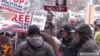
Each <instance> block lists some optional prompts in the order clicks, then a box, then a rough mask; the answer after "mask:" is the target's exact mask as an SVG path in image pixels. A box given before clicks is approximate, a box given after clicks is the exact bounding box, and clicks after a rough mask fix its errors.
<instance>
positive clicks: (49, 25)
mask: <svg viewBox="0 0 100 56" xmlns="http://www.w3.org/2000/svg"><path fill="white" fill-rule="evenodd" d="M53 17H54V15H53V13H52V12H50V11H49V12H48V15H47V19H46V25H45V30H44V32H46V33H48V34H50V35H52V36H54V34H55V33H54V32H55V30H54V24H53V23H52V20H53Z"/></svg>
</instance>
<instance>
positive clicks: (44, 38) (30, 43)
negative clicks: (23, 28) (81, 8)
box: [0, 12, 100, 56]
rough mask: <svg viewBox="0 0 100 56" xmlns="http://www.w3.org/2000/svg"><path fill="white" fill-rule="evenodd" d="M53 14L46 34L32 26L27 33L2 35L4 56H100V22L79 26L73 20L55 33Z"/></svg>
mask: <svg viewBox="0 0 100 56" xmlns="http://www.w3.org/2000/svg"><path fill="white" fill-rule="evenodd" d="M53 16H54V15H53V13H51V12H49V14H48V15H47V21H46V25H45V30H44V31H40V29H39V28H38V27H37V26H36V25H30V26H29V28H28V29H27V30H28V31H27V32H17V33H13V32H6V33H5V32H2V33H0V56H82V55H83V56H92V55H94V56H97V55H98V56H100V55H99V53H100V50H99V49H100V19H97V20H95V22H94V26H92V27H93V28H94V34H93V31H92V29H91V27H90V25H88V24H85V23H82V24H77V19H76V18H75V17H69V19H68V21H67V22H66V24H64V25H61V26H60V27H59V29H57V31H55V25H54V24H53V23H52V18H53Z"/></svg>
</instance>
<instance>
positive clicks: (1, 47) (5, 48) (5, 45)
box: [0, 35, 13, 56]
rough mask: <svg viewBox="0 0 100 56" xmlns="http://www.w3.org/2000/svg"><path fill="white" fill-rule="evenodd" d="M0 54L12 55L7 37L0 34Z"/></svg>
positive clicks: (3, 55)
mask: <svg viewBox="0 0 100 56" xmlns="http://www.w3.org/2000/svg"><path fill="white" fill-rule="evenodd" d="M0 56H13V52H12V45H11V41H10V39H9V37H7V36H4V35H0Z"/></svg>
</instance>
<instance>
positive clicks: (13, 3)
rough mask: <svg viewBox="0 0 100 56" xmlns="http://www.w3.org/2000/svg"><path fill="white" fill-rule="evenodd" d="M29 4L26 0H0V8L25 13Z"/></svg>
mask: <svg viewBox="0 0 100 56" xmlns="http://www.w3.org/2000/svg"><path fill="white" fill-rule="evenodd" d="M29 5H30V2H29V1H28V2H27V0H0V8H1V9H6V10H9V11H13V12H18V13H25V12H26V10H27V9H28V7H29Z"/></svg>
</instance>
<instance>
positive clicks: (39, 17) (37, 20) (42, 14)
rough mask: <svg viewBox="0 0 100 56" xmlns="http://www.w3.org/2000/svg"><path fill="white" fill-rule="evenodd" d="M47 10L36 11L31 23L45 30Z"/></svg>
mask: <svg viewBox="0 0 100 56" xmlns="http://www.w3.org/2000/svg"><path fill="white" fill-rule="evenodd" d="M46 13H47V12H46V11H34V14H33V18H32V21H31V25H37V26H38V27H39V29H40V30H44V27H45V23H46V15H47V14H46Z"/></svg>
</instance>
